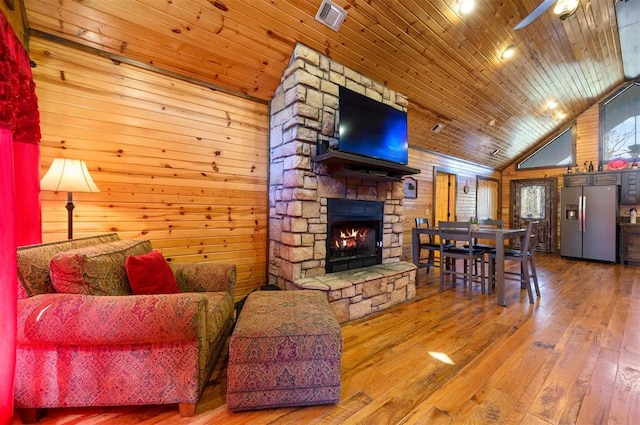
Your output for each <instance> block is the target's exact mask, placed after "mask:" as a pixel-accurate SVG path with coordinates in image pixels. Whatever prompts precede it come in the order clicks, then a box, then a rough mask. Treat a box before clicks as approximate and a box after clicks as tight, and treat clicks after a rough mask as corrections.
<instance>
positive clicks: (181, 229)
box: [30, 37, 269, 297]
mask: <svg viewBox="0 0 640 425" xmlns="http://www.w3.org/2000/svg"><path fill="white" fill-rule="evenodd" d="M30 44H31V49H30V54H31V57H32V59H34V60H35V61H36V63H37V67H36V68H35V69H33V74H34V80H35V82H36V85H37V95H38V98H39V106H40V114H41V128H42V144H41V164H42V169H41V172H42V174H43V175H44V173H45V172H46V171H47V169H48V167H49V165H50V164H51V162H52V160H53V158H56V157H68V158H81V159H84V160H86V162H87V165H88V168H89V171H90V172H91V174H92V176H93V178H94V180H95V182H96V184H97V185H98V186H99V187H100V189H101V193H76V194H74V201H75V205H76V209H75V211H74V236H76V237H81V236H87V235H93V234H99V233H104V232H117V233H118V234H119V235H120V237H121V238H123V239H124V238H148V239H150V240H151V242H152V246H153V247H154V248H156V249H159V250H160V251H161V252H162V253H163V254H164V255H165V256H166V257H168V258H169V259H170V260H171V261H175V262H201V261H214V262H229V263H235V264H236V265H237V267H238V281H237V290H236V294H237V297H240V296H242V295H245V294H247V293H248V292H250V291H251V290H252V289H253V288H255V287H257V286H260V285H263V284H264V283H265V282H266V255H267V228H268V226H267V217H268V208H267V178H268V161H269V152H268V143H267V137H268V106H267V105H266V104H264V103H261V102H256V101H251V100H246V99H242V98H240V97H235V96H231V95H227V94H224V93H220V92H217V91H214V90H211V89H208V88H205V87H202V86H198V85H194V84H191V83H187V82H183V81H180V80H177V79H174V78H170V77H167V76H163V75H160V74H157V73H153V72H149V71H145V70H143V69H140V68H136V67H133V66H129V65H125V64H117V63H114V62H112V61H111V60H109V59H106V58H103V57H100V56H96V55H93V54H90V53H87V52H84V51H81V50H78V49H73V48H70V47H66V46H63V45H60V44H57V43H54V42H51V41H48V40H45V39H41V38H33V37H32V38H31V40H30ZM41 199H42V216H43V240H44V241H53V240H61V239H65V238H66V236H67V235H66V232H67V222H66V217H67V216H66V214H67V212H66V210H65V203H66V194H65V193H53V192H42V196H41Z"/></svg>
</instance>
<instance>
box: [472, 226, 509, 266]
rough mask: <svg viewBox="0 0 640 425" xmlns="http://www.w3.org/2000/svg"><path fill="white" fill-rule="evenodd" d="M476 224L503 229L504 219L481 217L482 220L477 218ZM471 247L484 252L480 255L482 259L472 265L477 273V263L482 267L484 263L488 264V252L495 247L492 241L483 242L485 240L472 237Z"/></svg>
mask: <svg viewBox="0 0 640 425" xmlns="http://www.w3.org/2000/svg"><path fill="white" fill-rule="evenodd" d="M478 226H479V227H481V228H491V229H503V228H504V221H502V220H499V219H498V220H494V219H482V220H478ZM473 247H474V248H476V249H482V250H484V252H485V255H483V256H482V261H476V263H475V265H474V267H475V269H474V271H475V273H476V274H477V273H478V264H480V265H481V266H482V267H484V266H485V265H486V266H488V264H489V252H490V251H491V250H494V249H496V246H495V245H494V244H492V243H485V242H482V243H480V242H478V238H474V240H473Z"/></svg>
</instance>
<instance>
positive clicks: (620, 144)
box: [601, 83, 640, 161]
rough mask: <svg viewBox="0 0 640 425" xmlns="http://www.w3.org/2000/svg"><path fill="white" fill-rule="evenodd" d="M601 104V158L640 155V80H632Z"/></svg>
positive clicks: (609, 158) (634, 156) (610, 158)
mask: <svg viewBox="0 0 640 425" xmlns="http://www.w3.org/2000/svg"><path fill="white" fill-rule="evenodd" d="M601 108H602V109H601V114H602V143H601V147H602V152H601V158H602V160H603V161H610V160H612V159H614V158H624V159H630V160H635V159H637V158H638V157H640V136H639V134H638V133H639V130H640V83H633V84H630V85H629V86H627V87H626V88H624V89H623V90H621V91H620V92H619V93H617V94H615V95H614V96H613V97H612V98H611V99H609V100H607V101H605V102H604V103H603V104H602V107H601Z"/></svg>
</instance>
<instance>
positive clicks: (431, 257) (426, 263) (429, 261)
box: [416, 218, 453, 285]
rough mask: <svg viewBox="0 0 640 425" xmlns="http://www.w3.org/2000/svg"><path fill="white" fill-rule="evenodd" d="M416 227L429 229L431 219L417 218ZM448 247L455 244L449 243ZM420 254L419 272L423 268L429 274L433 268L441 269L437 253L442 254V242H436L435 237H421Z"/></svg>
mask: <svg viewBox="0 0 640 425" xmlns="http://www.w3.org/2000/svg"><path fill="white" fill-rule="evenodd" d="M416 227H421V228H429V219H428V218H416ZM445 246H446V247H448V248H450V247H453V244H451V243H447V244H445ZM419 248H420V251H419V254H418V262H417V263H416V265H417V266H418V272H419V271H420V268H421V267H424V268H426V269H427V273H426V274H429V271H430V269H431V267H437V268H439V267H440V257H439V256H438V257H436V255H435V254H436V252H440V242H438V241H436V238H435V237H434V235H420V242H419ZM417 284H418V277H417V273H416V285H417Z"/></svg>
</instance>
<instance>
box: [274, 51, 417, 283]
mask: <svg viewBox="0 0 640 425" xmlns="http://www.w3.org/2000/svg"><path fill="white" fill-rule="evenodd" d="M339 86H345V87H346V88H348V89H351V90H353V91H356V92H359V93H361V94H364V95H366V96H368V97H370V98H373V99H376V100H378V101H380V102H384V103H387V104H389V105H393V106H395V107H397V108H398V109H402V110H404V111H406V107H407V98H406V97H405V96H403V95H400V94H398V93H396V92H393V91H391V90H389V89H388V88H386V87H385V86H383V85H382V84H379V83H376V82H373V81H371V80H370V79H369V78H366V77H364V76H362V75H361V74H358V73H356V72H354V71H352V70H350V69H349V68H346V67H344V66H342V65H340V64H338V63H336V62H334V61H332V60H331V59H329V58H328V57H326V56H323V55H321V54H319V53H318V52H315V51H313V50H311V49H309V48H308V47H306V46H304V45H302V44H298V45H297V46H296V47H295V49H294V52H293V54H292V57H291V60H290V65H289V67H288V68H287V69H286V70H285V72H284V75H283V77H282V80H281V83H280V86H279V87H278V89H277V90H276V94H275V97H274V98H273V100H272V101H271V119H270V149H271V161H270V162H271V169H270V181H269V239H270V241H269V283H270V284H272V285H277V286H279V287H281V288H288V287H290V286H291V284H292V283H293V282H295V281H298V280H300V279H305V278H310V277H317V276H322V275H324V274H325V256H326V239H327V199H329V198H341V199H354V200H366V201H378V202H382V203H383V205H384V206H383V209H384V216H383V217H384V218H383V232H382V233H383V235H382V262H383V264H390V263H397V262H400V255H401V253H402V231H403V210H402V204H403V199H404V194H403V190H402V182H401V181H397V180H396V181H388V180H385V179H382V178H375V177H372V178H359V177H351V176H350V177H342V176H334V175H331V174H330V172H329V169H328V167H327V165H326V164H323V163H318V162H314V158H315V156H316V149H317V145H318V143H319V142H320V143H321V144H323V145H325V146H330V147H332V146H337V141H338V139H337V125H336V124H337V123H336V119H335V117H336V112H337V110H338V91H339Z"/></svg>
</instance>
